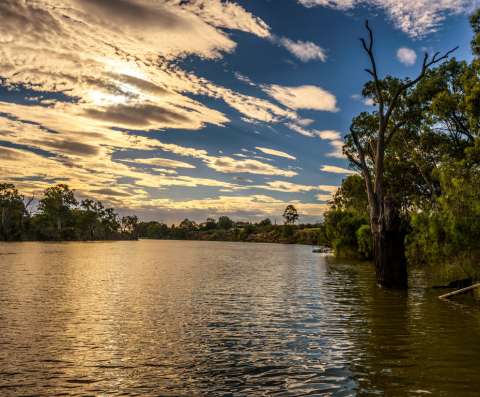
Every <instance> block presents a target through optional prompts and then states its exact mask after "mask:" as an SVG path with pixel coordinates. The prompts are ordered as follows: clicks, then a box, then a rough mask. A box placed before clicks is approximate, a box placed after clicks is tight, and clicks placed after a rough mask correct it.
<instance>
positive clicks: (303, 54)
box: [273, 37, 327, 62]
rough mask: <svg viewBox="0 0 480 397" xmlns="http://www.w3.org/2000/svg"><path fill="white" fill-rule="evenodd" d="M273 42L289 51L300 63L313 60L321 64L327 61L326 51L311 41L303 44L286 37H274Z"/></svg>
mask: <svg viewBox="0 0 480 397" xmlns="http://www.w3.org/2000/svg"><path fill="white" fill-rule="evenodd" d="M273 42H274V43H277V44H278V45H281V46H283V47H285V48H286V49H287V50H288V51H290V53H291V54H293V55H294V56H295V57H296V58H298V59H300V60H301V61H302V62H308V61H312V60H315V59H319V60H321V61H322V62H325V61H326V60H327V55H326V53H325V52H326V51H325V50H324V49H323V48H321V47H319V46H317V45H316V44H314V43H312V42H311V41H307V42H304V41H301V40H298V41H297V42H295V41H293V40H291V39H289V38H286V37H278V38H276V37H275V38H273Z"/></svg>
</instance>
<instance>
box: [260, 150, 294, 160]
mask: <svg viewBox="0 0 480 397" xmlns="http://www.w3.org/2000/svg"><path fill="white" fill-rule="evenodd" d="M255 149H258V150H260V151H261V152H263V153H265V154H271V155H273V156H280V157H285V158H287V159H292V160H296V159H297V158H296V157H293V156H290V155H289V154H287V153H284V152H280V151H278V150H273V149H265V148H262V147H256V148H255Z"/></svg>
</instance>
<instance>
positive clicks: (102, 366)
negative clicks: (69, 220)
mask: <svg viewBox="0 0 480 397" xmlns="http://www.w3.org/2000/svg"><path fill="white" fill-rule="evenodd" d="M0 281H1V284H0V394H2V395H12V396H13V395H15V396H22V395H29V396H34V395H36V396H55V395H82V396H83V395H85V396H87V395H89V396H116V395H130V396H136V395H142V396H174V395H176V396H178V395H211V396H269V395H276V396H303V395H312V396H323V395H326V396H327V395H328V396H371V395H372V396H373V395H380V396H423V395H429V394H428V393H431V395H434V396H466V397H468V396H480V372H479V369H480V367H479V364H480V355H479V353H480V337H479V336H480V311H479V310H478V309H476V308H475V307H468V306H460V305H457V304H454V303H449V302H445V301H440V300H439V299H438V298H437V296H438V295H439V293H438V290H436V291H435V290H432V289H430V288H427V284H428V282H426V281H425V279H424V278H421V277H416V278H412V279H411V280H410V284H411V285H413V286H412V288H410V289H409V290H408V291H406V292H404V291H392V290H385V289H380V288H378V287H377V286H376V285H375V282H374V278H373V266H372V264H371V263H361V262H360V263H353V262H349V263H348V262H345V261H337V260H334V259H333V258H332V257H330V256H325V255H323V254H316V253H312V248H311V247H308V246H298V245H297V246H295V245H274V244H254V243H250V244H247V243H227V242H197V241H172V242H170V241H151V240H143V241H138V242H98V243H10V244H6V243H4V244H0Z"/></svg>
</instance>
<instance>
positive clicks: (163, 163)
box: [121, 158, 195, 168]
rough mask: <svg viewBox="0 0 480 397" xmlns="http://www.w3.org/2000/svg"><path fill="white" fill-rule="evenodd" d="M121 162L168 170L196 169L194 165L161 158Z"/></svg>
mask: <svg viewBox="0 0 480 397" xmlns="http://www.w3.org/2000/svg"><path fill="white" fill-rule="evenodd" d="M121 161H126V162H130V163H136V164H148V165H157V166H160V167H167V168H179V167H181V168H195V166H194V165H191V164H188V163H184V162H182V161H176V160H169V159H159V158H153V159H136V160H131V159H124V160H121Z"/></svg>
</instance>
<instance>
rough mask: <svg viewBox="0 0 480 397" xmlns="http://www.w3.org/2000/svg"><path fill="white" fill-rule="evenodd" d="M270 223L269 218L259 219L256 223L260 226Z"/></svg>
mask: <svg viewBox="0 0 480 397" xmlns="http://www.w3.org/2000/svg"><path fill="white" fill-rule="evenodd" d="M271 224H272V221H271V220H270V218H265V219H264V220H263V221H260V223H259V224H258V226H260V227H262V226H270V225H271Z"/></svg>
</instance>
